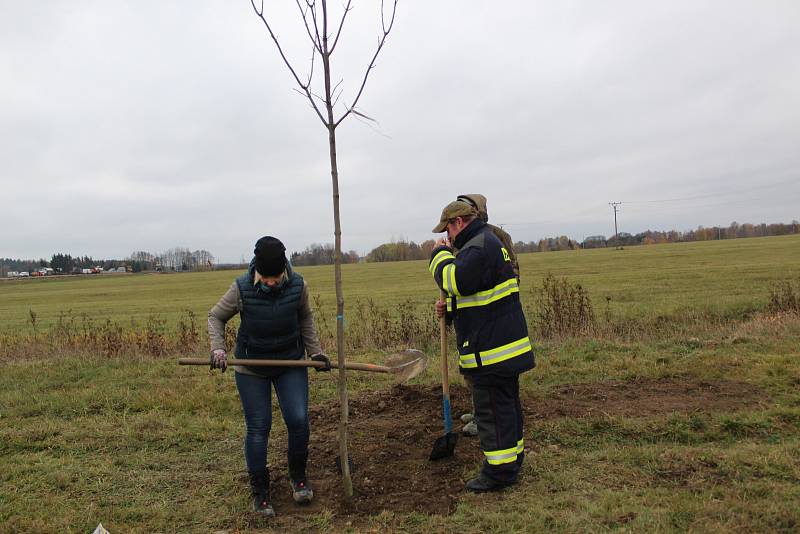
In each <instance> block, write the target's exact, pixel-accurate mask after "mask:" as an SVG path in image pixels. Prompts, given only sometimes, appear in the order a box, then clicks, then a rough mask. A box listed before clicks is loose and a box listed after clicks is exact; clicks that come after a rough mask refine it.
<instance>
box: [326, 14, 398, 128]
mask: <svg viewBox="0 0 800 534" xmlns="http://www.w3.org/2000/svg"><path fill="white" fill-rule="evenodd" d="M396 13H397V0H393V2H392V17H391V19H390V20H389V26H388V27H387V26H386V18H385V17H384V15H383V0H381V26H382V27H383V36H382V37H381V38H380V39H379V40H378V48H377V49H376V50H375V54H374V55H373V56H372V60H370V62H369V65H368V66H367V70H366V72H365V73H364V79H363V80H362V81H361V87H360V88H359V90H358V94H357V95H356V98H355V100H354V101H353V105H352V106H350V109H348V110H347V111H346V112H345V113H344V114H343V115H342V116H341V117H340V118H339V120H337V121H336V122H334V123H333V127H334V128H336V127H337V126H339V124H340V123H341V122H342V121H343V120H344V119H345V118H347V116H348V115H349V114H350V113H352V112H353V110H354V109H355V107H356V105H357V104H358V100H359V99H360V98H361V93H363V92H364V87H365V86H366V85H367V78H369V73H370V71H371V70H372V69H373V68H374V67H375V60H376V59H377V58H378V54H379V53H380V51H381V48H383V44H384V43H385V42H386V36H388V35H389V32H390V31H392V26H394V16H395V14H396Z"/></svg>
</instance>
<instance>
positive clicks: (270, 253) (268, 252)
mask: <svg viewBox="0 0 800 534" xmlns="http://www.w3.org/2000/svg"><path fill="white" fill-rule="evenodd" d="M285 250H286V247H284V246H283V243H281V241H280V239H277V238H274V237H272V236H270V235H267V236H264V237H262V238H261V239H259V240H258V241H256V248H255V250H254V251H253V253H254V254H255V255H256V271H258V273H259V274H261V275H264V276H278V275H279V274H281V273H282V272H283V271H284V270H285V269H286V254H284V251H285Z"/></svg>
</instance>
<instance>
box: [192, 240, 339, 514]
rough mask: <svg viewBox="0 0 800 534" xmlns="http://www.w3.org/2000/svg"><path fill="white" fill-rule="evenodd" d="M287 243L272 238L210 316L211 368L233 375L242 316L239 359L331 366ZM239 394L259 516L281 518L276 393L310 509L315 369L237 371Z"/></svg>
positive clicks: (292, 463)
mask: <svg viewBox="0 0 800 534" xmlns="http://www.w3.org/2000/svg"><path fill="white" fill-rule="evenodd" d="M285 250H286V248H285V247H284V246H283V243H281V242H280V240H278V239H276V238H274V237H272V236H265V237H262V238H261V239H259V240H258V241H257V242H256V245H255V250H254V251H253V252H254V255H255V256H254V258H253V260H252V261H251V262H250V267H249V269H248V270H247V272H246V273H245V274H243V275H242V276H240V277H238V278H237V279H236V280H235V281H234V282H233V283H232V284H231V286H230V288H229V289H228V291H227V292H226V293H225V295H223V297H222V298H221V299H220V300H219V302H217V304H216V305H215V306H214V307H213V308H212V309H211V311H210V312H209V313H208V334H209V338H210V342H211V368H212V369H222V372H225V369H226V368H227V367H228V362H227V354H226V352H225V324H226V323H227V322H228V321H229V320H230V319H231V317H233V316H234V315H236V314H237V313H239V315H240V317H241V324H240V326H239V331H238V333H237V335H236V349H235V354H236V357H237V358H239V359H245V360H246V359H251V358H252V359H276V360H299V359H302V358H304V357H305V356H306V354H310V355H312V356H311V359H312V360H316V361H322V362H325V363H326V364H327V365H326V367H325V368H322V370H326V371H330V361H329V360H328V358H327V356H325V355H324V354H323V353H322V347H321V345H320V342H319V338H318V337H317V330H316V327H315V325H314V317H313V314H312V312H311V306H310V305H309V298H308V286H307V285H306V283H305V281H304V280H303V277H302V276H300V275H299V274H298V273H296V272H294V271H293V270H292V267H291V265H290V264H289V262H288V261H287V260H286V254H285ZM234 370H235V371H236V387H237V389H238V390H239V397H240V398H241V401H242V409H243V412H244V419H245V425H246V427H247V431H246V435H245V440H244V457H245V462H246V463H247V470H248V472H249V474H250V488H251V491H252V497H253V510H254V511H255V512H257V513H260V514H263V515H266V516H274V515H275V510H274V509H273V507H272V504H271V501H270V495H269V483H270V480H269V468H268V467H267V450H268V440H269V432H270V428H271V426H272V388H273V387H274V388H275V394H276V395H277V397H278V402H279V403H280V409H281V414H282V415H283V420H284V422H285V423H286V429H287V434H288V441H289V444H288V445H289V446H288V452H287V454H288V464H289V479H290V483H291V486H292V497H293V498H294V500H295V502H297V503H301V504H302V503H309V502H311V499H313V497H314V491H313V490H312V488H311V484H310V483H309V481H308V478H307V476H306V465H307V462H308V440H309V435H310V429H309V423H308V368H307V367H255V366H251V367H248V366H235V367H234Z"/></svg>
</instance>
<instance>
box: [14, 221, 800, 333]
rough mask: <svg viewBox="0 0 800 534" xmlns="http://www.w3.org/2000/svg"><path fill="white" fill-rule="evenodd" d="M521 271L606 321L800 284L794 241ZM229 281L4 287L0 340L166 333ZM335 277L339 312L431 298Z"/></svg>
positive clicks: (600, 257) (643, 253)
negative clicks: (115, 329)
mask: <svg viewBox="0 0 800 534" xmlns="http://www.w3.org/2000/svg"><path fill="white" fill-rule="evenodd" d="M520 270H521V277H522V281H523V295H524V294H525V292H526V291H530V288H531V287H532V286H534V285H536V284H538V283H540V281H541V278H542V277H543V276H544V275H545V274H546V273H548V272H552V273H553V274H555V275H556V276H566V277H568V278H570V279H571V280H573V281H575V282H579V283H581V284H583V285H584V286H585V287H586V288H587V289H588V290H589V293H590V295H591V296H592V298H593V300H594V301H595V303H596V306H597V307H599V308H605V306H606V304H605V303H606V298H607V297H610V301H609V306H610V308H611V310H612V312H613V313H614V314H617V315H620V316H623V317H642V316H647V317H655V316H659V315H671V314H679V313H682V312H684V311H686V310H693V311H711V312H717V313H738V312H741V311H747V310H753V309H757V308H759V307H763V305H764V303H765V302H766V299H767V297H768V295H769V286H770V284H771V283H772V282H774V281H778V280H787V279H798V278H800V235H792V236H783V237H770V238H759V239H736V240H728V241H710V242H703V243H700V242H695V243H676V244H670V245H659V246H640V247H630V248H627V249H625V250H613V249H594V250H578V251H568V252H549V253H546V254H522V255H520ZM298 271H299V272H301V273H302V274H303V276H304V277H305V278H306V280H307V282H308V283H309V286H310V288H311V291H312V294H314V295H317V296H318V297H319V298H320V301H321V304H322V306H323V308H324V309H325V310H327V315H328V316H329V317H335V292H334V288H333V269H332V268H331V267H330V266H319V267H301V268H298ZM237 274H238V273H237V272H236V271H217V272H208V273H192V274H189V273H186V274H154V275H112V274H107V275H93V276H85V277H63V278H51V279H29V280H16V281H4V282H3V283H0V334H2V333H15V332H20V331H25V330H26V329H28V330H29V329H30V327H31V317H30V312H31V311H33V312H34V313H35V314H36V317H37V322H38V324H39V326H41V327H44V328H46V327H47V326H49V325H52V324H54V323H55V322H56V320H57V318H58V316H59V315H60V314H67V315H69V316H71V317H81V316H84V315H85V316H87V317H89V318H91V319H94V320H96V321H103V320H106V319H111V320H112V321H115V322H118V323H119V324H121V325H122V326H127V325H130V324H131V322H138V323H140V324H141V323H143V322H145V321H146V320H147V318H148V317H149V316H150V315H152V314H158V315H160V316H162V317H163V318H164V319H165V320H166V321H167V322H168V323H170V324H174V323H175V322H176V321H177V320H178V318H179V317H180V316H181V315H182V314H183V313H184V312H185V311H186V310H191V311H192V312H193V313H195V314H196V315H197V316H198V317H203V318H204V317H205V315H206V313H207V312H208V310H209V309H210V308H211V307H212V306H213V305H214V303H216V301H217V300H218V299H219V298H220V297H221V296H222V294H223V293H224V292H225V291H226V290H227V289H228V286H229V285H230V284H231V282H232V281H233V279H234V278H235V277H236V276H237ZM342 276H343V280H344V282H343V283H344V288H345V292H346V294H345V297H346V304H347V305H353V304H354V303H356V302H357V301H362V302H364V301H366V300H367V299H373V300H374V301H375V302H376V303H378V304H379V305H381V306H386V307H393V306H397V305H398V304H400V303H401V302H404V301H406V300H410V301H412V302H413V303H414V304H415V305H417V306H419V307H420V308H422V307H423V306H424V307H427V306H428V305H429V304H432V303H433V301H434V300H435V299H436V297H437V290H436V288H435V286H434V285H433V282H432V281H431V279H430V275H429V273H428V270H427V262H425V261H416V262H397V263H383V264H379V263H367V264H354V265H344V266H343V267H342ZM347 313H348V315H349V314H352V313H353V309H352V308H348V310H347Z"/></svg>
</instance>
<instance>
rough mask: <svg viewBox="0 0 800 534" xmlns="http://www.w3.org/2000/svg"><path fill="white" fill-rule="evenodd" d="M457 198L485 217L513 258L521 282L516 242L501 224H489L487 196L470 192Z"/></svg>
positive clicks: (479, 215)
mask: <svg viewBox="0 0 800 534" xmlns="http://www.w3.org/2000/svg"><path fill="white" fill-rule="evenodd" d="M456 200H461V201H463V202H466V203H467V204H469V205H471V206H472V207H473V208H475V209H476V210H477V211H478V217H480V218H481V219H483V222H485V223H486V226H488V227H489V229H490V230H491V231H492V232H493V233H494V235H496V236H497V239H499V240H500V243H502V244H503V247H504V248H505V249H506V251H507V252H508V257H509V259H510V260H511V267H512V268H513V269H514V276H516V277H517V283H519V262H518V261H517V255H516V253H515V252H514V242H513V240H512V239H511V235H509V233H508V232H506V231H505V230H503V229H502V228H500V227H499V226H495V225H493V224H489V211H488V210H487V208H486V197H485V196H483V195H481V194H479V193H470V194H466V195H458V197H456Z"/></svg>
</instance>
